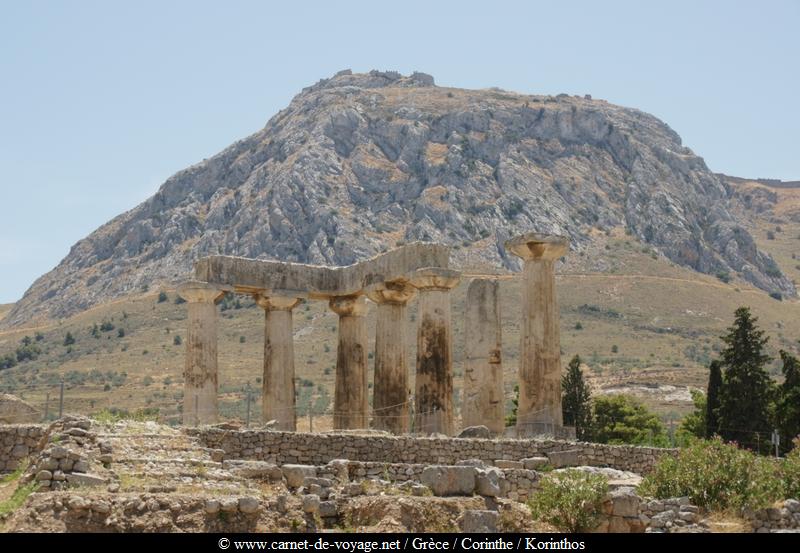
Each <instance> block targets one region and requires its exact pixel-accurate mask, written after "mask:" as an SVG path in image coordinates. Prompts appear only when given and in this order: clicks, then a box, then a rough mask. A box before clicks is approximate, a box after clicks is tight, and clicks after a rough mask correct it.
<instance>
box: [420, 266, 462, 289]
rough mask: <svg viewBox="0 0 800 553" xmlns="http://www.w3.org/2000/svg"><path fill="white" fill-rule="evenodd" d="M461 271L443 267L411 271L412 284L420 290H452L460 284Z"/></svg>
mask: <svg viewBox="0 0 800 553" xmlns="http://www.w3.org/2000/svg"><path fill="white" fill-rule="evenodd" d="M460 280H461V273H460V272H458V271H454V270H453V269H445V268H443V267H426V268H424V269H418V270H416V271H414V272H413V273H411V279H410V282H411V285H412V286H414V288H416V289H418V290H450V289H452V288H455V287H456V286H458V283H459V281H460Z"/></svg>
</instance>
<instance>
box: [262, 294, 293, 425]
mask: <svg viewBox="0 0 800 553" xmlns="http://www.w3.org/2000/svg"><path fill="white" fill-rule="evenodd" d="M255 299H256V303H257V304H258V305H259V306H261V307H262V308H263V309H264V314H265V319H264V375H263V378H262V380H261V388H262V394H261V402H262V403H261V412H262V414H263V421H264V422H268V421H271V420H275V421H277V424H276V426H275V429H276V430H288V431H291V432H294V431H295V430H297V424H296V421H297V416H296V413H295V409H294V338H293V331H292V309H294V308H295V307H297V305H298V304H299V303H300V302H301V301H302V300H300V299H299V298H291V297H280V296H270V297H267V296H263V295H260V294H257V295H256V296H255Z"/></svg>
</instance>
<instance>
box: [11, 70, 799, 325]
mask: <svg viewBox="0 0 800 553" xmlns="http://www.w3.org/2000/svg"><path fill="white" fill-rule="evenodd" d="M730 195H731V192H730V191H729V189H728V188H727V185H726V184H725V183H724V182H723V181H722V180H721V179H720V178H719V177H718V176H716V175H715V174H713V173H712V172H711V171H709V170H708V168H707V167H706V165H705V163H704V161H703V159H702V158H700V157H698V156H697V155H695V154H694V153H693V152H692V151H691V150H689V149H688V148H686V147H684V146H682V145H681V139H680V137H679V136H678V135H677V134H676V133H675V132H674V131H673V130H672V129H670V128H669V127H668V126H667V125H666V124H664V123H663V122H661V121H660V120H658V119H657V118H655V117H653V116H651V115H648V114H646V113H643V112H641V111H638V110H635V109H630V108H624V107H620V106H616V105H612V104H609V103H608V102H605V101H602V100H593V99H591V97H589V96H585V97H575V96H568V95H566V94H559V95H558V96H554V97H553V96H530V95H523V94H517V93H511V92H506V91H503V90H499V89H489V90H462V89H455V88H445V87H438V86H435V84H434V79H433V78H432V77H431V76H429V75H426V74H423V73H414V74H412V75H410V76H403V75H400V74H399V73H396V72H391V71H387V72H382V71H371V72H369V73H367V74H353V73H351V72H350V71H341V72H339V73H337V74H336V75H335V76H333V77H332V78H330V79H323V80H321V81H320V82H318V83H317V84H315V85H313V86H311V87H308V88H306V89H304V90H303V91H302V92H301V93H300V94H298V95H297V96H296V97H295V98H294V99H293V100H292V102H291V104H290V105H289V106H288V107H287V108H286V109H284V110H282V111H280V112H279V113H278V114H276V115H275V116H274V117H273V118H272V119H270V121H269V122H268V123H267V125H266V126H265V127H264V128H263V129H261V130H260V131H258V132H256V133H255V134H253V135H251V136H249V137H247V138H245V139H243V140H240V141H238V142H236V143H235V144H233V145H231V146H229V147H228V148H226V149H225V150H224V151H222V152H220V153H219V154H217V155H216V156H214V157H212V158H210V159H207V160H204V161H202V162H201V163H198V164H196V165H193V166H191V167H189V168H187V169H185V170H183V171H180V172H178V173H177V174H175V175H174V176H172V177H170V178H169V179H168V180H167V181H166V182H165V183H164V184H163V185H162V186H161V188H160V189H159V191H158V192H157V193H156V194H155V195H154V196H153V197H151V198H150V199H148V200H146V201H145V202H143V203H142V204H140V205H139V206H137V207H135V208H134V209H132V210H131V211H128V212H127V213H124V214H122V215H120V216H118V217H116V218H114V219H113V220H111V221H110V222H108V223H106V224H105V225H103V226H102V227H100V228H99V229H97V230H96V231H95V232H93V233H92V234H91V235H89V236H88V237H87V238H84V239H83V240H81V241H79V242H78V243H77V244H75V245H74V246H73V247H72V249H71V250H70V252H69V254H68V255H67V256H66V257H65V258H64V259H63V260H62V261H61V263H60V264H59V265H58V266H57V267H56V268H55V269H53V270H52V271H50V272H49V273H47V274H45V275H43V276H42V277H40V278H39V279H38V280H36V282H34V284H33V285H32V286H31V288H30V289H29V290H28V291H27V292H26V293H25V295H24V297H23V298H22V299H21V300H20V301H19V302H18V303H17V304H16V305H15V307H14V308H13V310H12V311H11V312H10V313H9V314H8V315H7V316H6V317H5V319H4V320H3V324H4V325H6V326H8V325H16V324H20V323H25V322H29V321H32V320H34V319H39V318H46V317H53V318H55V317H66V316H69V315H71V314H74V313H76V312H79V311H81V310H83V309H86V308H88V307H91V306H92V305H95V304H98V303H102V302H104V301H108V300H111V299H113V298H116V297H120V296H123V295H126V294H130V293H135V292H140V291H141V290H143V289H145V288H146V287H147V286H154V285H167V284H171V283H175V282H178V281H180V280H183V279H185V278H187V276H188V275H189V274H190V270H191V266H192V262H193V261H194V260H195V259H197V258H198V257H201V256H204V255H208V254H219V253H222V254H230V255H240V256H246V257H256V258H265V259H266V258H274V259H280V260H287V261H299V262H307V263H322V264H335V265H345V264H350V263H353V262H355V261H356V260H358V259H362V258H365V257H368V256H371V255H374V254H376V253H378V252H380V251H382V250H384V249H386V248H389V247H392V246H394V245H395V244H397V243H398V242H401V241H411V240H425V241H439V242H444V243H447V244H452V245H457V246H459V249H458V250H456V251H455V252H454V259H453V261H454V265H456V266H458V265H459V264H466V263H470V264H475V263H476V262H479V263H483V264H488V265H494V266H497V267H501V266H502V267H505V268H516V263H517V260H516V258H513V257H508V256H507V255H506V253H505V252H504V250H503V247H502V244H503V242H504V241H505V240H506V239H507V238H509V237H510V236H512V235H514V234H519V233H522V232H527V231H530V230H537V231H540V232H547V233H557V234H564V235H567V236H569V237H570V238H571V240H572V244H573V248H575V249H578V250H581V249H583V248H585V247H586V246H587V244H588V243H589V242H590V241H591V240H592V236H593V235H595V234H596V233H597V232H603V231H608V230H610V229H612V228H615V227H619V226H624V227H625V228H626V229H627V230H628V232H630V233H631V234H633V235H635V236H636V237H637V238H639V239H640V240H641V241H643V242H646V243H648V244H650V245H651V246H652V247H653V248H654V249H655V250H656V251H657V252H659V253H660V254H662V255H664V256H666V257H667V258H669V259H670V260H672V261H673V262H675V263H678V264H681V265H684V266H688V267H691V268H694V269H696V270H698V271H701V272H705V273H716V272H731V273H738V274H739V275H740V276H741V277H742V278H744V279H746V280H748V281H750V282H751V283H753V284H754V285H755V286H757V287H759V288H762V289H764V290H767V291H777V292H781V293H783V294H788V295H794V294H795V288H794V285H793V284H792V283H791V281H790V280H789V279H787V278H786V277H785V276H784V275H783V274H782V273H781V272H780V270H779V269H778V268H777V265H776V264H775V262H774V261H773V259H772V258H771V257H770V256H769V255H767V254H765V253H763V252H761V251H759V250H758V248H757V247H756V245H755V243H754V241H753V238H752V237H751V236H750V234H749V233H748V232H747V231H746V230H745V228H743V227H742V226H741V225H739V224H738V223H737V221H736V220H735V218H734V217H733V215H732V214H731V212H730V211H729V208H728V203H729V202H728V200H729V197H730Z"/></svg>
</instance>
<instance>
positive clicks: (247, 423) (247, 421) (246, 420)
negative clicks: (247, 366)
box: [244, 382, 250, 428]
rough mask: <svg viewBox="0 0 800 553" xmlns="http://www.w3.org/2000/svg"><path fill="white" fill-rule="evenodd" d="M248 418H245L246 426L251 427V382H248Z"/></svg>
mask: <svg viewBox="0 0 800 553" xmlns="http://www.w3.org/2000/svg"><path fill="white" fill-rule="evenodd" d="M245 393H246V394H247V418H246V419H245V423H244V426H245V428H250V382H248V383H247V391H246V392H245Z"/></svg>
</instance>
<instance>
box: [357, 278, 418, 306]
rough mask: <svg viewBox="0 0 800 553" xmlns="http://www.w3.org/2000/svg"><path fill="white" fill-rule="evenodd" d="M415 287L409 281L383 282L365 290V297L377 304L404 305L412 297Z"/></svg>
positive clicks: (415, 291) (415, 290)
mask: <svg viewBox="0 0 800 553" xmlns="http://www.w3.org/2000/svg"><path fill="white" fill-rule="evenodd" d="M416 293H417V289H416V288H414V287H413V286H411V284H410V283H409V282H406V281H400V280H395V281H391V282H384V283H382V284H379V285H377V286H375V287H374V288H370V289H368V290H366V294H367V297H368V298H369V299H370V300H372V301H373V302H375V303H377V304H391V305H405V304H406V303H408V301H409V300H410V299H411V298H413V297H414V294H416Z"/></svg>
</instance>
